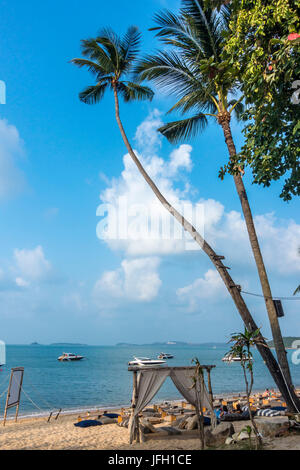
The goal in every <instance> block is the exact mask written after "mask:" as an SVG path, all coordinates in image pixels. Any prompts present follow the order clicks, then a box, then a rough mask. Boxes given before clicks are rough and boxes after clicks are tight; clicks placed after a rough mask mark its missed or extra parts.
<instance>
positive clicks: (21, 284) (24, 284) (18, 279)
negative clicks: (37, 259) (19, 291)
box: [16, 277, 30, 287]
mask: <svg viewBox="0 0 300 470" xmlns="http://www.w3.org/2000/svg"><path fill="white" fill-rule="evenodd" d="M16 284H17V286H18V287H28V286H29V285H30V283H29V282H28V281H25V279H23V278H22V277H16Z"/></svg>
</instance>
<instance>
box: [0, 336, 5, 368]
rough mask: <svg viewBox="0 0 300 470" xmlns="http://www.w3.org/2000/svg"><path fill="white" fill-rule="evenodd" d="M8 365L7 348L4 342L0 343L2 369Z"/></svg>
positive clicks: (0, 364)
mask: <svg viewBox="0 0 300 470" xmlns="http://www.w3.org/2000/svg"><path fill="white" fill-rule="evenodd" d="M5 364H6V347H5V343H4V341H0V367H1V366H4V365H5Z"/></svg>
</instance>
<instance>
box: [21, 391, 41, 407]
mask: <svg viewBox="0 0 300 470" xmlns="http://www.w3.org/2000/svg"><path fill="white" fill-rule="evenodd" d="M22 392H24V395H25V396H26V398H27V399H28V400H29V401H30V402H31V403H32V404H33V405H34V406H35V407H36V408H37V409H38V410H39V411H45V410H43V409H42V408H40V407H39V406H38V405H37V404H36V403H35V402H34V401H33V400H32V399H31V398H30V396H29V395H28V393H26V391H25V390H24V387H22Z"/></svg>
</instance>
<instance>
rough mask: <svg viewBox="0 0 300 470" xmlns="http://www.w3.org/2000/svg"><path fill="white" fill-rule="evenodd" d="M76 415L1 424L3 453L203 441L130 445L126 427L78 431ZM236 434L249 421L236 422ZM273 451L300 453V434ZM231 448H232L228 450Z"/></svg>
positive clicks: (148, 445) (269, 445) (176, 446)
mask: <svg viewBox="0 0 300 470" xmlns="http://www.w3.org/2000/svg"><path fill="white" fill-rule="evenodd" d="M77 417H78V415H76V416H72V415H71V416H70V415H69V416H61V417H59V418H58V420H57V421H54V420H53V421H51V422H50V423H47V419H46V418H33V419H21V420H20V421H19V422H18V423H15V422H13V421H9V422H7V423H6V426H5V427H4V426H3V425H2V423H0V449H1V450H133V451H134V450H198V449H199V440H198V439H196V438H194V439H190V438H177V439H175V438H173V437H172V438H163V439H162V440H152V441H148V442H145V443H141V444H134V445H133V446H130V445H129V435H128V430H127V429H126V428H121V427H119V426H117V425H116V424H109V425H106V426H99V427H91V428H85V429H82V428H77V427H75V426H74V423H76V422H77ZM234 424H235V428H236V431H239V430H241V428H242V427H244V426H245V425H246V424H247V422H243V423H234ZM265 448H266V449H269V450H275V449H278V450H279V449H280V450H300V434H298V435H290V436H288V437H285V438H278V439H274V440H273V441H266V447H265ZM228 449H230V447H228Z"/></svg>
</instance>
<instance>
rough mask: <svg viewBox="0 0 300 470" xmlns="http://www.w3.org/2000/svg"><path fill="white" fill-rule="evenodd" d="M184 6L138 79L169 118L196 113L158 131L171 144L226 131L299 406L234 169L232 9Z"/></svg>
mask: <svg viewBox="0 0 300 470" xmlns="http://www.w3.org/2000/svg"><path fill="white" fill-rule="evenodd" d="M182 5H183V7H182V9H181V11H180V14H179V15H178V16H177V15H174V14H173V13H171V12H170V11H164V12H162V13H160V14H157V15H156V17H155V21H156V23H157V27H155V28H152V30H154V31H156V35H157V37H158V38H160V40H161V41H162V42H163V44H164V45H168V46H172V49H171V50H165V51H164V52H158V53H157V54H156V55H153V56H152V55H148V56H146V57H145V58H144V59H143V60H142V61H140V63H139V64H138V66H137V67H136V69H135V77H136V79H138V78H139V79H140V80H150V81H152V82H154V83H155V84H156V85H158V86H159V87H161V88H163V89H165V90H167V92H168V94H169V95H171V94H174V95H175V96H176V97H177V99H178V101H177V102H176V104H175V105H174V106H173V107H172V108H171V109H170V111H169V113H171V112H173V111H177V112H180V113H182V114H186V113H191V112H192V113H193V115H192V116H188V117H187V118H185V119H181V120H178V121H175V122H170V123H168V124H166V125H164V126H163V127H161V128H160V129H159V131H160V132H161V133H162V134H163V135H164V136H165V137H166V138H167V139H168V140H169V141H170V142H172V143H177V142H179V141H182V140H187V139H190V138H191V137H193V136H194V135H196V134H197V133H199V132H202V131H203V130H204V129H205V128H206V126H207V125H208V122H209V119H214V120H215V121H217V122H218V123H219V125H220V126H221V127H222V129H223V133H224V137H225V142H226V145H227V148H228V152H229V163H228V165H226V168H227V169H230V170H231V172H232V173H233V177H234V182H235V186H236V190H237V193H238V195H239V198H240V202H241V206H242V210H243V214H244V217H245V221H246V226H247V230H248V235H249V240H250V244H251V248H252V252H253V255H254V259H255V262H256V266H257V270H258V274H259V278H260V283H261V286H262V291H263V294H264V298H265V303H266V308H267V312H268V316H269V321H270V325H271V329H272V335H273V339H274V344H275V348H276V353H277V357H278V361H279V364H280V367H281V370H282V374H283V376H284V379H285V381H286V382H287V384H288V387H289V392H290V393H291V395H292V396H293V400H294V401H295V402H296V401H297V397H296V394H295V391H294V388H293V385H292V378H291V374H290V369H289V364H288V360H287V354H286V350H285V346H284V342H283V338H282V334H281V330H280V325H279V321H278V317H277V312H276V308H275V305H274V302H273V297H272V292H271V288H270V284H269V280H268V275H267V271H266V268H265V264H264V260H263V257H262V253H261V249H260V246H259V241H258V237H257V233H256V229H255V225H254V221H253V216H252V212H251V208H250V204H249V200H248V197H247V193H246V189H245V186H244V182H243V175H244V171H243V169H242V168H241V167H238V166H236V164H235V157H236V154H237V151H236V147H235V144H234V141H233V137H232V131H231V119H232V115H233V113H234V114H235V115H236V116H237V117H239V116H240V115H241V113H242V110H243V105H242V101H243V96H240V97H239V99H235V98H234V96H235V95H236V93H237V91H238V88H239V83H238V81H237V78H236V77H237V73H236V69H235V66H234V65H232V64H231V63H229V62H228V61H226V60H223V59H222V51H223V48H224V35H223V34H224V32H225V31H226V30H227V28H228V23H229V19H230V7H222V8H221V10H220V12H219V13H218V12H217V10H212V9H204V7H203V0H182ZM297 402H298V405H297V406H300V401H299V400H298V401H297Z"/></svg>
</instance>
